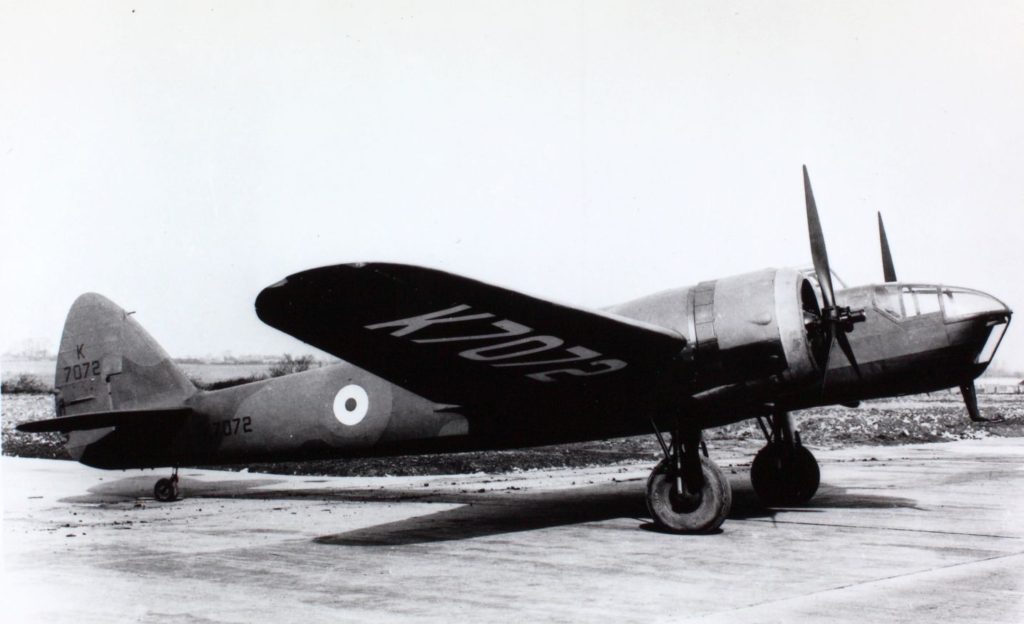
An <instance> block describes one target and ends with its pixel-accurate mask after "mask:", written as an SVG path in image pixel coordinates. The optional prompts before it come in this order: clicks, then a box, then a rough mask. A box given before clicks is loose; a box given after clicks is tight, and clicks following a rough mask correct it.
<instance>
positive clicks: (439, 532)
mask: <svg viewBox="0 0 1024 624" xmlns="http://www.w3.org/2000/svg"><path fill="white" fill-rule="evenodd" d="M731 483H732V487H733V503H732V509H731V511H730V513H729V520H730V521H741V520H747V519H761V518H774V517H775V515H776V514H777V513H779V510H776V509H771V508H767V507H765V506H764V505H763V504H762V503H761V502H760V501H759V500H758V498H757V495H756V494H754V491H753V489H752V488H751V487H750V483H749V480H748V479H747V478H746V476H745V475H744V476H743V477H741V478H735V477H734V478H733V479H732V480H731ZM819 491H820V494H819V497H820V498H815V500H814V501H812V502H811V503H809V504H807V505H805V506H802V507H799V508H786V509H785V511H786V512H794V511H800V512H820V511H822V510H825V509H835V508H841V509H855V508H860V509H883V508H896V507H902V508H916V504H915V501H913V500H911V499H907V498H899V497H890V496H879V495H875V494H859V493H858V494H851V493H849V492H848V491H847V490H845V489H843V488H839V487H835V486H828V485H822V487H821V488H820V490H819ZM431 500H438V499H433V498H431ZM438 502H440V501H438ZM447 502H456V501H455V500H450V501H447ZM462 502H466V503H467V504H465V505H464V506H462V507H458V508H455V509H449V510H445V511H440V512H437V513H433V514H427V515H422V516H416V517H413V518H407V519H405V520H399V521H397V522H389V523H386V524H380V525H376V526H371V527H366V528H363V529H358V530H355V531H348V532H345V533H338V534H335V535H324V536H321V537H318V538H316V539H315V540H314V541H316V542H317V543H320V544H329V545H334V546H401V545H410V544H424V543H431V542H442V541H451V540H464V539H471V538H475V537H485V536H490V535H500V534H505V533H516V532H520V531H532V530H536V529H545V528H551V527H557V526H567V525H574V524H583V523H587V522H599V521H603V520H613V519H618V518H632V519H634V520H636V521H637V522H639V523H640V524H639V527H640V528H642V529H645V530H654V531H657V530H658V529H657V527H656V525H654V523H652V522H651V521H650V514H649V513H648V511H647V506H646V502H645V500H644V491H643V483H642V482H620V483H612V484H603V485H593V486H586V487H577V488H572V489H565V490H556V491H549V492H541V493H536V494H530V493H522V494H518V493H517V494H511V495H509V496H508V497H507V498H505V499H498V500H496V499H495V493H490V494H489V495H487V496H484V495H479V497H478V498H476V502H473V501H465V500H464V501H462Z"/></svg>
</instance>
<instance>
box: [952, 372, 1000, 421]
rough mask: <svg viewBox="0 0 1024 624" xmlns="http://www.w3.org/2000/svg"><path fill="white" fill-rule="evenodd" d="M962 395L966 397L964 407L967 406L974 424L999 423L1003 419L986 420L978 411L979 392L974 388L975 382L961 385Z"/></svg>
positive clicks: (968, 413)
mask: <svg viewBox="0 0 1024 624" xmlns="http://www.w3.org/2000/svg"><path fill="white" fill-rule="evenodd" d="M960 394H962V395H963V396H964V405H966V406H967V415H968V416H970V417H971V420H973V421H974V422H999V421H1000V420H1003V419H1002V418H985V417H984V416H982V415H981V410H979V409H978V391H977V390H975V388H974V382H973V381H969V382H967V383H965V384H960Z"/></svg>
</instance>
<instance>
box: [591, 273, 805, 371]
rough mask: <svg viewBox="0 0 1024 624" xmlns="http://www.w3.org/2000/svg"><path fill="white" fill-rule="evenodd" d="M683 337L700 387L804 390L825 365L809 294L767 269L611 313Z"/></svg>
mask: <svg viewBox="0 0 1024 624" xmlns="http://www.w3.org/2000/svg"><path fill="white" fill-rule="evenodd" d="M609 311H610V312H613V313H615V314H620V315H622V316H627V317H630V318H635V319H637V320H641V321H645V322H648V323H653V324H656V325H661V326H663V327H668V328H670V329H672V330H674V331H676V332H678V333H679V334H681V335H683V336H684V337H686V339H687V341H688V343H689V347H688V350H689V351H690V355H691V357H692V358H693V360H694V361H693V364H694V366H693V370H694V371H696V376H697V379H696V380H695V381H696V383H697V385H698V387H701V388H705V389H706V388H712V387H716V386H720V385H725V384H731V383H737V382H744V381H754V380H763V379H771V380H774V381H776V382H779V383H801V382H806V381H808V380H810V379H813V378H815V376H816V375H818V374H819V370H820V366H821V363H822V359H823V358H824V355H825V354H824V350H823V344H824V337H823V335H822V332H821V329H820V324H819V323H818V320H819V317H820V307H819V304H818V299H817V296H816V295H815V292H814V287H813V286H812V285H811V282H810V280H808V279H807V278H806V277H805V276H804V275H803V274H802V273H800V272H799V271H796V270H794V269H765V270H761V271H755V272H752V273H744V274H741V275H735V276H731V277H725V278H721V279H717V280H711V281H707V282H701V283H700V284H697V285H696V286H689V287H685V288H678V289H673V290H669V291H665V292H661V293H657V294H655V295H650V296H648V297H644V298H642V299H637V300H635V301H631V302H629V303H625V304H622V305H619V306H616V307H614V308H612V309H611V310H609Z"/></svg>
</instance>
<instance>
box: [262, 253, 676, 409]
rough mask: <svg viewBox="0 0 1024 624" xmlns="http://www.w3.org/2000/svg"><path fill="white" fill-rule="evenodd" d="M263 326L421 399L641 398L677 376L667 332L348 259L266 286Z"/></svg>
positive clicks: (446, 277)
mask: <svg viewBox="0 0 1024 624" xmlns="http://www.w3.org/2000/svg"><path fill="white" fill-rule="evenodd" d="M256 313H257V315H258V316H259V317H260V319H261V320H263V321H264V322H265V323H267V324H268V325H271V326H272V327H275V328H277V329H280V330H281V331H284V332H286V333H288V334H291V335H292V336H295V337H296V338H298V339H300V340H302V341H303V342H306V343H308V344H310V345H313V346H315V347H317V348H319V349H322V350H324V351H327V352H328V353H331V354H333V355H336V356H337V357H339V358H342V359H343V360H345V361H347V362H350V363H352V364H355V365H356V366H359V367H361V368H364V369H366V370H368V371H370V372H371V373H374V374H376V375H379V376H381V377H383V378H384V379H387V380H388V381H391V382H393V383H396V384H398V385H400V386H402V387H405V388H407V389H409V390H411V391H413V392H416V393H417V394H420V395H421V396H424V397H426V398H428V399H431V400H433V401H437V402H440V403H447V404H454V405H460V406H481V405H491V406H493V405H508V404H519V405H528V404H536V403H537V402H538V401H556V402H558V403H561V404H564V403H566V402H567V401H569V402H574V403H577V404H579V403H581V402H585V401H590V402H593V401H597V400H600V399H602V398H607V397H613V396H614V397H627V398H628V397H633V398H632V401H633V402H634V403H635V402H636V400H638V398H640V399H642V398H644V397H646V394H643V393H644V391H645V389H646V390H647V391H649V390H650V388H651V377H652V375H657V376H658V378H659V379H664V378H667V377H670V375H667V374H666V373H671V372H672V371H674V370H681V369H682V368H683V367H684V365H683V362H682V358H681V357H680V354H681V352H682V351H683V348H684V347H685V346H686V340H685V339H684V338H683V337H682V336H680V335H678V334H676V333H674V332H672V331H671V330H668V329H665V328H661V327H656V326H653V325H648V324H645V323H640V322H637V321H633V320H631V319H626V318H623V317H618V316H615V315H612V314H607V313H602V312H592V311H585V310H581V309H577V308H572V307H568V306H564V305H559V304H557V303H552V302H550V301H545V300H543V299H538V298H536V297H531V296H528V295H524V294H521V293H518V292H514V291H512V290H507V289H504V288H500V287H497V286H492V285H489V284H485V283H482V282H478V281H476V280H472V279H468V278H465V277H460V276H458V275H453V274H450V273H445V272H443V271H437V270H432V269H426V268H422V267H416V266H409V265H401V264H381V263H375V264H343V265H336V266H328V267H322V268H317V269H311V270H308V271H303V272H301V273H296V274H295V275H292V276H290V277H288V278H286V279H285V280H282V281H281V282H279V283H277V284H274V285H273V286H270V287H268V288H266V289H264V290H263V291H262V292H261V293H260V294H259V296H258V297H257V299H256Z"/></svg>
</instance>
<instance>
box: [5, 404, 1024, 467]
mask: <svg viewBox="0 0 1024 624" xmlns="http://www.w3.org/2000/svg"><path fill="white" fill-rule="evenodd" d="M979 402H980V404H981V409H982V413H983V414H984V415H986V416H989V417H993V416H1002V417H1003V418H1004V419H1005V420H1003V421H1001V422H997V423H973V422H971V421H970V420H969V419H968V418H967V415H966V412H965V410H964V407H963V404H962V403H961V401H960V399H959V395H957V394H934V395H921V396H915V397H907V398H902V399H887V400H884V401H869V402H865V403H864V404H863V405H861V407H859V408H856V409H850V408H844V407H827V408H818V409H813V410H805V411H802V412H798V413H796V414H795V415H796V419H797V423H798V427H799V429H800V432H801V437H802V439H803V441H804V442H805V443H806V444H808V445H809V446H811V447H817V448H840V447H844V446H853V445H870V444H879V445H890V444H913V443H921V442H945V441H950V440H965V439H978V438H984V437H988V436H999V437H1011V436H1012V437H1024V395H1020V394H1018V395H995V394H993V395H981V396H980V397H979ZM0 410H2V419H0V423H2V432H3V439H2V447H3V454H4V455H14V456H19V457H43V458H50V459H68V456H67V453H66V451H65V450H64V446H63V437H62V436H61V435H60V434H57V433H42V434H29V433H19V432H17V431H15V430H14V426H15V425H17V424H18V423H20V422H24V421H28V420H40V419H43V418H51V417H53V397H52V396H50V395H29V394H6V395H3V399H2V403H0ZM706 439H707V442H708V446H709V447H710V449H711V452H712V454H714V453H722V452H729V453H739V454H749V455H750V456H751V457H752V456H753V454H754V453H755V452H756V451H757V449H758V448H760V446H761V445H762V444H763V438H762V435H761V432H760V429H759V428H758V427H757V424H756V423H755V422H754V421H747V422H743V423H738V424H734V425H729V426H726V427H719V428H717V429H712V430H710V431H708V432H706ZM659 455H660V450H659V448H658V443H657V441H656V440H655V438H654V436H636V437H630V438H617V439H613V440H601V441H597V442H584V443H580V444H563V445H556V446H545V447H537V448H531V449H520V450H512V451H487V452H474V453H451V454H443V455H424V456H412V457H401V458H373V459H352V460H330V461H316V462H301V463H279V464H251V465H248V466H235V467H234V468H237V469H242V468H249V469H251V470H253V471H260V472H271V473H283V474H308V475H335V476H355V475H360V476H382V475H426V474H470V473H476V472H485V473H504V472H515V471H519V470H530V469H535V468H555V467H582V466H594V465H609V464H617V463H623V462H636V461H649V462H651V463H654V462H656V461H657V460H658V458H659Z"/></svg>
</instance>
